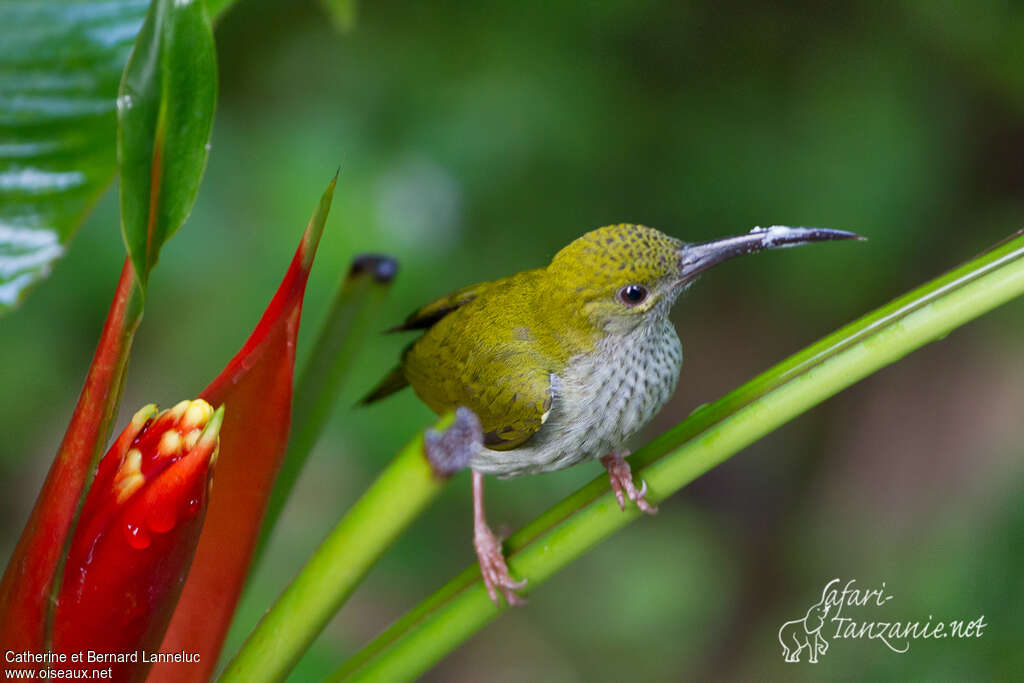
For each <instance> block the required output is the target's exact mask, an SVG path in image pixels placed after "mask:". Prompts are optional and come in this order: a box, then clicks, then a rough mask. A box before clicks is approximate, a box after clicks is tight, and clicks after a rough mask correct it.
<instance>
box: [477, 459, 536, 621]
mask: <svg viewBox="0 0 1024 683" xmlns="http://www.w3.org/2000/svg"><path fill="white" fill-rule="evenodd" d="M473 547H474V548H475V549H476V557H477V559H478V560H480V574H481V575H482V576H483V578H484V586H485V587H486V588H487V595H489V596H490V597H491V602H493V603H494V604H495V605H498V606H500V605H501V603H500V602H499V601H498V593H499V591H500V592H501V594H502V595H503V596H505V601H506V602H507V603H508V604H509V605H525V604H526V599H525V598H523V597H522V596H520V595H519V594H518V593H516V591H517V590H519V589H520V588H522V587H523V586H525V585H526V579H523V580H522V581H516V580H515V579H513V578H512V577H511V576H510V575H509V573H508V564H506V563H505V556H504V555H503V554H502V552H501V540H500V539H499V538H498V537H497V536H495V535H494V532H493V531H491V527H489V526H487V519H486V518H485V517H484V475H483V474H481V473H480V472H477V471H476V470H474V471H473Z"/></svg>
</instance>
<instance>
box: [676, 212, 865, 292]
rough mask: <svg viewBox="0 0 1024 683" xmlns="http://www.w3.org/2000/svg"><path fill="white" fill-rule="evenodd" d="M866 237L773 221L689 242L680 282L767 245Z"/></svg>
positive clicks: (682, 253) (682, 256) (682, 258)
mask: <svg viewBox="0 0 1024 683" xmlns="http://www.w3.org/2000/svg"><path fill="white" fill-rule="evenodd" d="M865 239H867V238H866V237H863V236H861V235H858V234H857V233H855V232H847V231H846V230H829V229H828V228H789V227H786V226H785V225H773V226H771V227H770V228H754V229H753V230H751V231H750V232H748V233H747V234H745V235H736V236H734V237H723V238H722V239H718V240H712V241H711V242H703V243H701V244H688V245H686V246H684V247H683V248H682V249H681V250H680V252H679V258H680V264H679V265H680V276H679V280H678V282H679V284H686V283H689V282H692V281H693V280H694V279H695V278H696V277H697V276H698V275H700V274H701V273H703V272H704V271H705V270H707V269H708V268H712V267H714V266H717V265H718V264H719V263H722V262H724V261H728V260H729V259H731V258H735V257H737V256H742V255H744V254H753V253H755V252H758V251H764V250H765V249H781V248H784V247H795V246H799V245H801V244H810V243H811V242H826V241H831V240H865Z"/></svg>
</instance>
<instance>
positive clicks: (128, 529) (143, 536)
mask: <svg viewBox="0 0 1024 683" xmlns="http://www.w3.org/2000/svg"><path fill="white" fill-rule="evenodd" d="M124 530H125V536H127V538H128V545H130V546H131V547H133V548H135V549H136V550H145V549H146V548H148V547H149V544H150V542H151V539H150V538H149V534H147V533H146V531H145V529H143V528H142V527H140V526H139V525H137V524H132V523H131V522H128V523H127V524H126V525H125V529H124Z"/></svg>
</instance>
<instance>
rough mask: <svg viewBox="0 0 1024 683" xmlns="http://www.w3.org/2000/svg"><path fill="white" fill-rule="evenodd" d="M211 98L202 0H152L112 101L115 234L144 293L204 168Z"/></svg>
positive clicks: (208, 32)
mask: <svg viewBox="0 0 1024 683" xmlns="http://www.w3.org/2000/svg"><path fill="white" fill-rule="evenodd" d="M216 96H217V60H216V51H215V49H214V45H213V30H212V27H211V25H210V17H209V15H208V14H207V12H206V5H205V4H204V3H203V2H202V0H156V1H155V2H154V3H153V4H152V5H151V7H150V9H149V13H148V14H147V15H146V21H145V23H144V24H143V26H142V30H141V32H140V33H139V38H138V40H137V41H136V46H135V50H133V51H132V56H131V58H130V59H129V60H128V64H127V66H125V70H124V78H123V79H122V81H121V89H120V91H119V94H118V98H117V112H118V121H119V123H120V127H119V129H118V137H117V151H118V158H119V160H120V162H121V227H122V230H123V232H124V239H125V244H126V246H127V247H128V255H129V257H130V258H131V260H132V263H133V265H134V266H135V270H136V272H137V273H138V276H139V280H140V282H141V283H142V284H143V287H145V283H146V281H147V279H148V277H149V271H150V270H151V269H152V268H153V266H154V265H156V262H157V258H158V256H159V253H160V247H161V246H163V244H164V242H166V241H167V240H168V239H169V238H170V237H171V236H172V235H173V234H174V233H175V232H176V231H177V230H178V228H179V227H181V224H182V223H183V222H184V221H185V219H186V218H187V217H188V214H189V212H190V211H191V210H192V204H193V202H194V201H195V196H196V192H197V191H198V189H199V180H200V178H201V177H202V173H203V168H204V167H205V166H206V157H207V154H208V142H209V139H210V128H211V126H212V125H213V109H214V103H215V100H216Z"/></svg>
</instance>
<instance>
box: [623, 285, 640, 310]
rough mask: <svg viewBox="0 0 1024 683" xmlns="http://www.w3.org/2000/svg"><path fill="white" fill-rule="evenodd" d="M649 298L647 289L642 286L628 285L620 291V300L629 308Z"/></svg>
mask: <svg viewBox="0 0 1024 683" xmlns="http://www.w3.org/2000/svg"><path fill="white" fill-rule="evenodd" d="M646 298H647V288H646V287H643V286H641V285H626V286H625V287H623V288H622V289H620V290H619V299H621V300H622V303H624V304H626V305H627V306H636V305H637V304H640V303H643V301H644V299H646Z"/></svg>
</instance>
